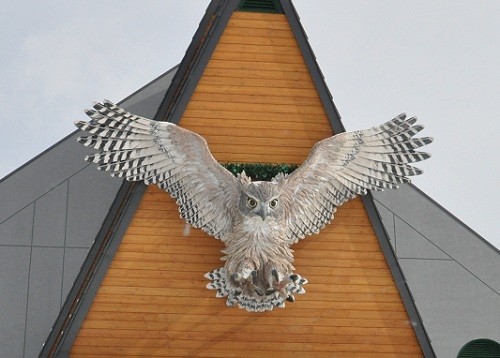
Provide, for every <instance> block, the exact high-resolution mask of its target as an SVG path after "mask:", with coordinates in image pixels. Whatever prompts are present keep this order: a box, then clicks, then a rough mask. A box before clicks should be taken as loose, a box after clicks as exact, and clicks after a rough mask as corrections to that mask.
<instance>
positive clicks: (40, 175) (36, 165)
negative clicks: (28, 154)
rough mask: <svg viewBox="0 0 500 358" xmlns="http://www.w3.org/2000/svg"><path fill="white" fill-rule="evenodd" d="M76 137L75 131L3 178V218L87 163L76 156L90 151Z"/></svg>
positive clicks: (1, 208) (1, 213)
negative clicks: (78, 143) (20, 168)
mask: <svg viewBox="0 0 500 358" xmlns="http://www.w3.org/2000/svg"><path fill="white" fill-rule="evenodd" d="M76 137H77V135H76V134H73V135H72V136H70V137H68V138H67V139H66V140H64V141H62V142H61V143H59V144H58V145H57V146H55V147H54V148H52V149H50V150H49V151H48V152H46V153H45V154H43V155H41V156H40V157H38V158H37V159H36V160H35V161H33V162H31V163H29V164H28V165H27V166H25V167H23V168H22V170H20V171H18V172H15V173H13V174H12V175H10V176H8V177H7V178H5V179H4V180H3V181H2V182H1V184H2V187H1V191H0V195H1V197H2V205H0V222H2V221H4V220H5V219H6V218H8V217H10V216H12V215H13V214H15V213H16V212H18V211H19V210H21V209H22V208H24V207H25V206H27V205H29V204H30V203H32V202H33V201H35V200H36V199H38V198H39V197H41V196H42V195H44V194H45V193H47V192H49V191H50V190H52V189H53V188H54V187H56V186H58V185H59V184H61V183H62V182H64V181H65V180H66V179H67V178H69V177H70V176H72V175H74V174H75V173H77V172H78V171H80V170H81V169H82V168H84V167H85V165H86V163H85V162H84V161H83V160H82V161H80V160H76V158H83V157H84V156H85V154H86V153H88V152H89V151H88V150H87V148H85V147H83V146H82V145H75V143H76V142H75V141H76Z"/></svg>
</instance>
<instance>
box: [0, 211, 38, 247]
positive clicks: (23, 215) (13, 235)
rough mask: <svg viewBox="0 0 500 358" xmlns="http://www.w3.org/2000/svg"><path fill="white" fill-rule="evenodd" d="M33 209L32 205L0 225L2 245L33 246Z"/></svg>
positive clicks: (0, 242)
mask: <svg viewBox="0 0 500 358" xmlns="http://www.w3.org/2000/svg"><path fill="white" fill-rule="evenodd" d="M33 209H34V204H30V205H28V206H27V207H25V208H24V209H22V210H20V211H18V212H17V213H16V214H14V215H13V216H11V217H10V218H8V219H7V220H5V221H4V222H2V223H0V245H24V246H29V245H31V237H32V235H33Z"/></svg>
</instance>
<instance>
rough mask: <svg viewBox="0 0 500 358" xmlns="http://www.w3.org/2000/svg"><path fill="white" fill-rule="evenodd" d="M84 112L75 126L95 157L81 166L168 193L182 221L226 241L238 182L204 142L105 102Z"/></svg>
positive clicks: (199, 138)
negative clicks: (94, 167)
mask: <svg viewBox="0 0 500 358" xmlns="http://www.w3.org/2000/svg"><path fill="white" fill-rule="evenodd" d="M93 107H94V108H93V109H91V110H86V114H87V115H88V116H89V117H90V119H91V120H90V121H89V122H76V123H75V125H76V126H77V127H78V128H80V129H81V130H82V131H85V132H87V133H88V134H89V135H88V136H86V137H80V138H78V142H80V143H82V144H83V145H86V146H88V147H91V148H94V149H97V150H98V151H99V152H97V153H95V154H92V155H88V156H87V157H86V158H85V160H86V161H88V162H92V163H95V164H97V168H98V169H99V170H105V171H109V172H111V175H112V176H116V177H122V178H125V179H126V180H129V181H143V182H144V183H146V184H156V185H158V186H159V187H160V188H162V189H163V190H165V191H167V192H169V193H170V195H171V196H172V197H173V198H174V199H176V202H177V204H178V205H179V212H180V214H181V217H182V218H183V219H185V220H186V221H187V222H188V223H190V224H191V225H192V226H194V227H197V228H201V229H202V230H204V231H205V232H207V233H208V234H209V235H211V236H214V237H216V238H218V239H222V240H224V237H225V235H226V234H227V233H228V232H229V231H230V230H231V228H232V225H233V221H232V218H233V217H234V216H233V210H235V208H236V203H237V200H238V183H237V179H236V178H235V177H234V176H233V175H232V174H231V173H230V172H229V171H227V170H226V169H225V168H224V167H222V166H221V165H220V164H219V163H218V162H217V161H216V160H215V158H214V157H213V156H212V154H211V153H210V150H209V149H208V146H207V143H206V141H205V139H204V138H202V137H201V136H199V135H198V134H196V133H194V132H191V131H189V130H187V129H184V128H181V127H178V126H176V125H175V124H172V123H166V122H157V121H153V120H150V119H147V118H143V117H140V116H137V115H134V114H131V113H129V112H127V111H125V110H124V109H122V108H119V107H117V106H116V105H114V104H113V103H111V102H109V101H104V102H103V103H95V104H94V106H93Z"/></svg>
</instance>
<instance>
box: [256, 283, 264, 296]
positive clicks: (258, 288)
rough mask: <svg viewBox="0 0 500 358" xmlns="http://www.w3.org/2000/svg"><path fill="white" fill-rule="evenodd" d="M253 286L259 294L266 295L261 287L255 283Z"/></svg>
mask: <svg viewBox="0 0 500 358" xmlns="http://www.w3.org/2000/svg"><path fill="white" fill-rule="evenodd" d="M253 288H254V290H255V293H256V294H258V295H259V296H264V292H262V290H261V289H260V287H257V286H255V285H253Z"/></svg>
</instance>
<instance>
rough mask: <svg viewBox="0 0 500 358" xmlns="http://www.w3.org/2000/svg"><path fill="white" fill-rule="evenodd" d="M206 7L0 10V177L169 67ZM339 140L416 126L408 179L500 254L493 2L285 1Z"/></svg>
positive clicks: (67, 5)
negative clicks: (331, 105) (402, 122)
mask: <svg viewBox="0 0 500 358" xmlns="http://www.w3.org/2000/svg"><path fill="white" fill-rule="evenodd" d="M208 3H209V1H208V0H171V1H152V0H148V1H131V0H120V1H115V0H113V1H108V0H99V1H97V0H88V1H81V2H73V1H55V0H47V1H35V0H27V1H20V2H14V1H2V6H1V7H2V11H1V13H0V48H1V51H2V52H1V56H0V143H1V147H0V148H1V150H2V155H1V156H0V178H2V177H4V176H5V175H7V174H8V173H10V172H11V171H13V170H15V169H16V168H18V167H19V166H21V165H22V164H24V163H25V162H26V161H28V160H30V159H31V158H33V157H34V156H36V155H37V154H39V153H40V152H42V151H43V150H45V149H46V148H48V147H50V146H51V145H53V144H54V143H56V142H57V141H59V140H60V139H62V138H63V137H65V136H66V135H68V134H69V133H71V132H72V131H73V130H74V127H73V122H74V121H75V120H82V119H85V118H86V117H85V115H84V114H83V109H84V108H88V107H89V106H90V105H91V103H92V102H93V101H95V100H101V99H103V98H107V99H110V100H112V101H119V100H121V99H123V98H124V97H126V96H127V95H129V94H130V93H132V92H134V91H135V90H136V89H138V88H140V87H141V86H142V85H144V84H146V83H147V82H149V81H150V80H152V79H154V78H155V77H157V76H159V75H160V74H161V73H163V72H165V71H166V70H168V69H169V68H171V67H173V66H174V65H176V64H177V63H178V62H180V60H181V59H182V57H183V55H184V52H185V50H186V49H187V46H188V45H189V43H190V41H191V37H192V36H193V34H194V32H195V31H196V29H197V27H198V23H199V21H200V20H201V18H202V16H203V14H204V12H205V9H206V7H207V5H208ZM294 5H295V7H296V8H297V11H298V13H299V15H300V17H301V22H302V25H303V26H304V28H305V30H306V32H307V34H308V36H309V41H310V43H311V46H312V48H313V51H314V52H315V54H316V57H317V60H318V63H319V65H320V67H321V70H322V71H323V74H324V76H325V78H326V82H327V84H328V86H329V88H330V91H331V92H332V93H333V97H334V101H335V104H336V106H337V108H338V110H339V112H340V114H341V115H342V118H343V123H344V125H345V127H346V129H347V130H353V129H362V128H366V127H371V126H373V125H377V124H379V123H382V122H384V121H386V120H388V119H390V118H392V117H394V116H395V115H397V114H399V113H400V112H407V113H408V114H410V115H417V116H418V117H419V118H420V121H421V122H422V123H423V124H425V125H426V129H425V131H424V132H423V133H422V134H423V135H425V136H433V137H435V143H433V144H432V145H431V146H429V147H428V149H427V150H428V151H430V152H431V153H432V154H433V157H432V158H431V159H430V160H428V161H426V162H424V163H422V164H420V165H418V166H419V167H421V168H422V169H424V170H425V171H426V172H425V174H424V175H422V176H419V177H417V178H415V179H414V180H413V182H414V183H415V184H416V185H417V186H418V187H419V188H420V189H422V190H423V191H424V192H426V193H427V194H428V195H430V196H431V197H432V198H433V199H434V200H436V201H437V202H438V203H440V204H441V205H442V206H444V207H445V208H446V209H448V210H449V211H450V212H452V213H453V214H454V215H455V216H457V217H458V218H459V219H460V220H462V221H463V222H464V223H465V224H466V225H468V226H469V227H470V228H472V229H473V230H474V231H476V232H478V233H479V234H480V235H482V236H483V237H484V238H485V239H486V240H488V241H490V242H491V243H493V244H494V245H496V246H497V247H500V230H499V223H498V222H499V221H500V215H499V214H500V210H499V209H498V206H497V205H498V203H499V202H500V195H499V191H500V185H499V180H498V177H499V174H500V169H499V168H500V166H499V164H498V163H499V161H498V156H499V154H500V145H499V144H498V143H499V141H500V136H499V134H498V133H499V131H500V124H499V120H500V118H498V115H497V112H496V107H497V106H499V105H500V25H499V24H500V1H495V0H490V1H487V0H470V1H458V0H451V1H442V0H425V1H424V0H422V1H401V0H378V1H361V0H349V1H347V0H345V1H338V0H314V1H312V0H294Z"/></svg>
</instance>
